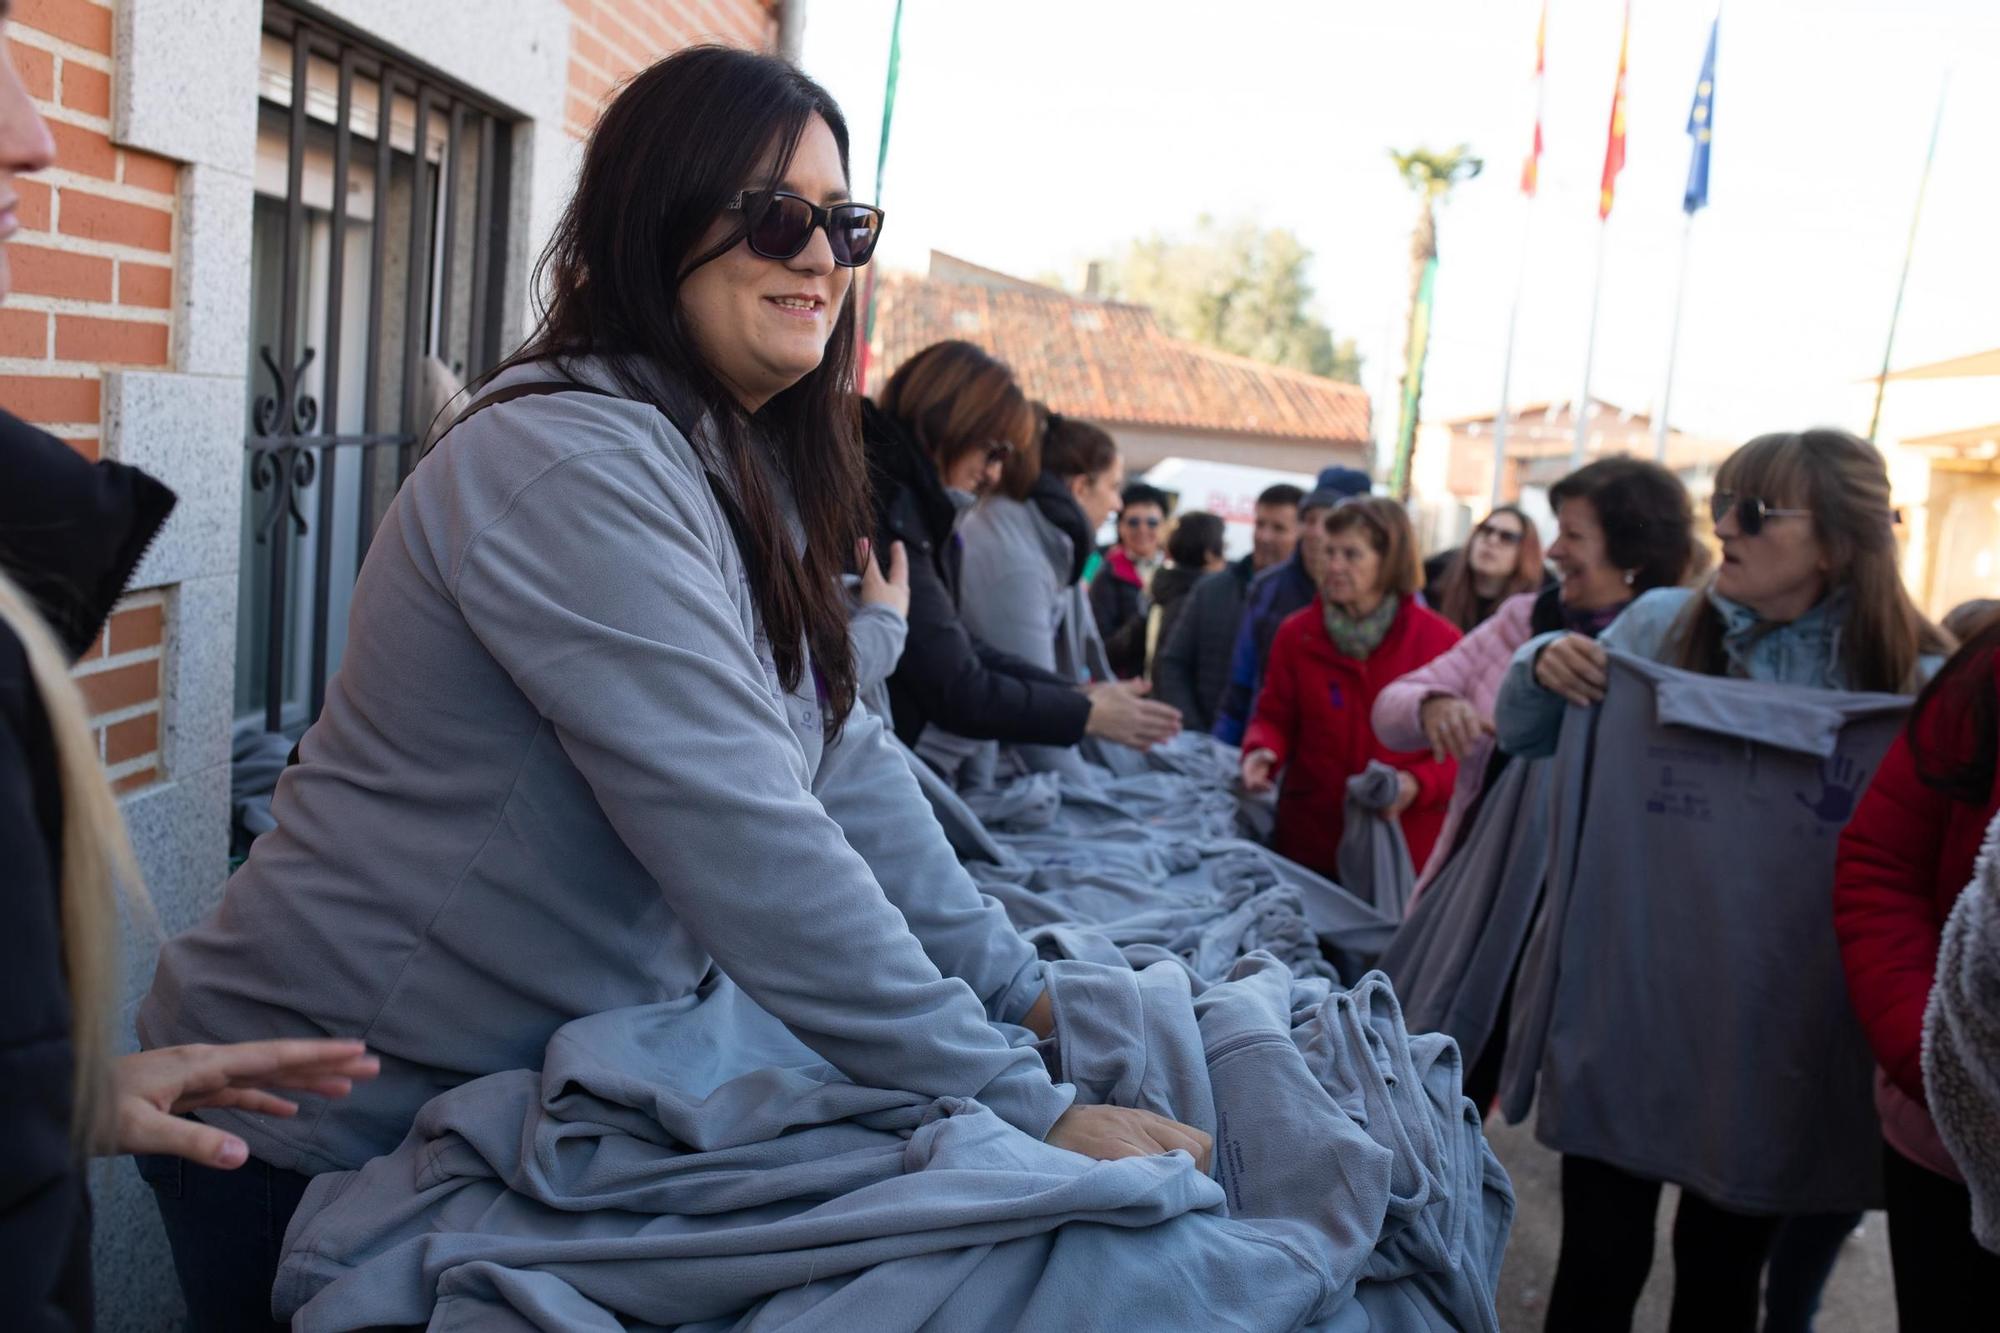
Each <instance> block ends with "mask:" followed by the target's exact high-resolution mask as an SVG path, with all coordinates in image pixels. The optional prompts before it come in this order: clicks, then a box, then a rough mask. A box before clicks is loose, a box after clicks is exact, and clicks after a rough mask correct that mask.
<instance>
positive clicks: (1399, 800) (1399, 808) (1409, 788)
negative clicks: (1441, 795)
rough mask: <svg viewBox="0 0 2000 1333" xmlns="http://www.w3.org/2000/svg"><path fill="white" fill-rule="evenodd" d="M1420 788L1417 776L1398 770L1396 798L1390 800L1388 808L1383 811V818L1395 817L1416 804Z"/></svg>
mask: <svg viewBox="0 0 2000 1333" xmlns="http://www.w3.org/2000/svg"><path fill="white" fill-rule="evenodd" d="M1419 790H1420V788H1419V787H1418V786H1417V780H1416V779H1415V778H1413V777H1411V776H1410V775H1409V774H1408V773H1404V772H1401V771H1398V772H1397V774H1396V799H1395V800H1394V801H1392V802H1390V804H1389V808H1388V809H1387V810H1384V811H1383V812H1382V818H1384V819H1394V818H1396V817H1397V816H1399V815H1401V814H1402V813H1403V812H1404V811H1405V810H1407V809H1409V808H1410V807H1411V806H1413V805H1415V804H1416V803H1417V794H1418V792H1419Z"/></svg>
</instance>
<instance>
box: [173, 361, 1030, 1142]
mask: <svg viewBox="0 0 2000 1333" xmlns="http://www.w3.org/2000/svg"><path fill="white" fill-rule="evenodd" d="M573 369H574V370H575V372H576V373H577V374H578V375H580V376H581V377H583V378H585V379H589V380H591V381H592V382H595V383H600V384H604V385H606V386H609V384H610V378H609V376H608V375H607V374H606V373H605V372H604V370H603V368H602V367H596V366H590V365H581V366H577V367H574V368H573ZM551 373H552V372H551V371H550V370H549V369H548V368H545V367H524V368H521V369H519V370H518V371H513V372H509V373H508V374H507V375H504V376H502V377H500V378H499V379H498V380H496V381H495V385H496V387H504V386H506V385H508V384H511V383H514V382H515V381H516V380H519V379H530V380H532V379H548V378H550V377H551ZM769 480H770V483H771V484H772V486H773V487H774V489H775V490H776V492H777V494H778V496H779V499H780V502H781V503H789V499H788V497H789V491H788V490H787V489H786V487H785V483H784V478H783V476H782V469H781V468H780V467H779V466H778V465H777V464H776V463H775V462H773V463H771V464H770V468H769ZM821 708H822V704H821V703H820V701H819V699H818V698H817V694H816V691H815V688H814V683H813V673H812V672H811V671H807V672H806V673H805V676H804V679H803V680H802V681H801V682H800V685H799V687H798V688H797V689H795V690H792V691H790V692H787V691H786V690H784V689H783V688H781V687H780V685H779V682H778V677H777V671H776V668H775V666H774V665H773V662H772V656H771V652H770V646H769V643H768V641H767V640H766V637H765V635H764V631H763V629H762V627H761V625H760V624H759V622H758V618H757V615H756V610H755V604H754V602H753V599H752V597H751V594H750V588H749V583H748V579H747V576H746V575H745V573H744V567H743V562H742V560H741V558H740V556H739V553H738V551H737V547H736V543H735V541H734V540H733V538H732V536H731V531H730V525H729V522H728V519H727V518H726V516H725V514H724V512H723V509H722V506H721V505H720V503H719V502H718V500H717V498H716V494H715V492H714V490H713V489H712V487H711V483H710V481H709V478H708V471H707V468H706V467H705V465H704V462H703V460H702V458H701V456H700V455H699V454H698V452H697V451H696V450H695V448H694V447H693V446H692V445H691V444H690V443H689V442H688V440H687V439H685V438H684V437H683V436H682V435H681V434H680V432H679V431H678V430H676V429H675V428H674V426H673V425H671V424H670V423H669V422H668V421H667V420H666V419H665V418H664V417H663V416H662V415H661V414H660V413H658V412H657V411H655V410H654V409H652V408H651V407H649V406H646V405H644V404H642V403H637V402H632V401H628V400H625V399H623V398H618V397H607V396H603V395H599V394H588V393H562V394H554V395H547V396H540V397H527V398H521V399H517V400H515V401H513V402H509V403H506V404H504V405H501V406H496V407H493V408H491V409H489V410H486V411H483V412H481V413H480V414H478V415H477V416H474V417H472V418H470V419H468V420H467V421H466V422H465V424H464V425H462V426H460V427H459V428H458V429H456V430H454V431H452V432H451V433H450V434H449V435H448V436H447V437H446V438H445V439H444V441H443V442H442V443H441V444H440V445H439V446H438V447H437V448H436V449H435V450H434V451H433V452H432V453H431V454H430V455H429V456H428V457H426V458H425V459H424V460H423V462H422V463H421V464H419V465H418V467H417V469H416V471H415V472H414V473H412V474H411V476H410V478H409V480H408V481H407V482H405V483H404V485H403V487H402V489H401V491H400V492H399V493H398V494H397V496H396V499H395V502H394V503H393V504H392V505H391V506H390V508H389V511H388V513H387V514H386V515H385V517H384V519H383V522H382V526H381V528H380V530H379V531H378V532H377V533H376V536H375V540H374V542H373V544H372V545H371V546H370V548H369V551H368V556H367V560H366V561H365V563H364V564H363V567H362V570H361V577H360V580H359V582H358V584H357V585H356V588H355V594H354V605H353V612H352V617H351V622H350V627H349V634H348V641H347V651H346V656H345V658H344V660H343V662H342V664H341V667H340V670H339V672H338V673H337V674H336V675H335V677H334V679H333V680H332V681H331V682H330V683H329V686H328V690H327V700H326V707H325V711H324V712H323V713H322V715H321V717H320V718H319V720H318V721H317V722H316V723H315V724H314V725H313V726H312V728H311V729H310V730H309V731H308V732H307V733H306V735H305V737H304V738H303V740H302V741H301V742H300V747H299V748H300V762H299V763H298V764H296V765H295V766H293V767H292V768H290V769H288V770H287V771H286V772H285V774H284V776H283V777H282V778H281V779H280V780H279V783H278V788H277V792H276V795H275V797H274V800H273V803H272V810H273V813H274V815H275V816H276V819H277V828H276V829H274V830H272V831H271V832H269V833H267V834H265V835H264V836H263V837H262V838H260V839H258V841H257V843H256V845H255V847H254V849H253V850H252V852H251V855H250V859H249V861H248V863H247V864H246V865H245V866H244V867H243V868H242V870H240V871H239V872H238V873H237V874H236V876H235V877H234V878H233V879H232V880H231V881H230V883H229V885H228V887H227V888H226V889H225V891H224V893H223V898H222V902H221V904H220V906H219V907H218V908H217V909H216V910H215V911H214V912H213V913H212V914H211V915H210V916H209V917H208V918H207V919H206V920H204V921H203V922H202V923H201V924H200V925H198V926H197V927H195V928H194V929H193V930H192V931H190V932H188V933H187V934H184V935H181V936H179V937H178V938H176V939H174V940H171V941H170V942H169V943H168V944H167V946H166V949H165V951H164V952H163V953H162V955H161V960H160V966H159V972H158V974H157V977H156V979H155V981H154V983H153V989H152V993H151V994H150V995H149V996H148V997H147V998H146V1000H145V1002H144V1004H143V1005H142V1007H141V1009H140V1013H139V1031H140V1036H141V1038H142V1040H143V1041H144V1043H145V1044H146V1045H148V1046H161V1045H169V1044H173V1043H177V1042H190V1041H238V1040H243V1039H247V1038H260V1037H279V1036H320V1035H334V1036H354V1037H363V1038H366V1040H367V1041H368V1044H369V1045H370V1047H371V1048H373V1049H374V1050H375V1051H376V1052H378V1053H379V1054H380V1055H381V1057H382V1074H381V1077H380V1078H378V1079H375V1080H373V1081H371V1082H368V1083H363V1084H360V1085H358V1086H357V1087H356V1088H355V1090H354V1094H353V1096H351V1097H349V1098H347V1099H345V1100H343V1101H339V1102H335V1103H325V1102H318V1101H312V1102H309V1103H308V1104H307V1106H306V1108H305V1109H304V1111H303V1113H302V1114H301V1115H300V1116H299V1117H298V1118H297V1119H293V1120H277V1119H272V1118H270V1117H268V1116H252V1115H246V1114H243V1113H240V1112H234V1111H205V1112H203V1113H202V1115H203V1118H205V1119H208V1120H211V1121H213V1122H214V1123H216V1124H220V1125H224V1126H226V1127H227V1128H229V1129H230V1130H232V1131H233V1132H235V1133H237V1134H240V1135H242V1136H243V1137H244V1138H245V1139H246V1140H247V1141H248V1142H249V1145H250V1150H251V1152H252V1153H253V1154H255V1155H256V1156H257V1157H258V1158H260V1159H262V1160H264V1161H266V1162H270V1163H272V1164H273V1165H277V1166H281V1167H287V1168H292V1169H297V1170H301V1171H305V1172H308V1173H312V1172H318V1171H326V1170H334V1169H339V1168H345V1167H353V1166H358V1165H360V1164H361V1163H362V1162H364V1161H366V1160H367V1159H369V1158H370V1157H373V1156H375V1155H377V1154H379V1153H384V1152H388V1151H389V1150H390V1149H392V1148H394V1147H395V1145H396V1144H397V1143H398V1142H400V1141H401V1140H402V1138H403V1136H404V1135H405V1133H407V1132H408V1130H409V1128H410V1124H411V1121H412V1119H413V1118H414V1117H415V1115H416V1113H417V1111H418V1109H419V1108H420V1107H422V1106H423V1105H424V1104H425V1103H426V1102H428V1101H429V1100H430V1099H431V1098H433V1097H434V1096H436V1095H437V1094H438V1093H439V1092H441V1091H443V1090H445V1089H447V1088H451V1087H454V1086H456V1085H458V1084H461V1083H465V1082H468V1081H470V1080H473V1079H477V1078H479V1077H481V1076H482V1075H486V1074H492V1073H496V1072H500V1071H505V1070H514V1069H524V1068H531V1067H533V1066H534V1065H536V1064H537V1063H539V1061H540V1060H541V1055H542V1049H543V1047H544V1046H545V1045H546V1044H547V1042H548V1040H549V1038H550V1036H551V1035H552V1034H553V1033H555V1032H556V1030H557V1029H559V1028H561V1027H562V1026H563V1025H564V1024H566V1023H568V1022H570V1021H571V1020H573V1019H577V1018H581V1017H583V1016H585V1015H588V1014H592V1013H596V1012H599V1011H601V1010H607V1009H621V1008H626V1007H629V1006H632V1005H638V1004H648V1003H653V1002H656V1001H662V1000H672V999H674V998H675V997H677V996H684V995H687V994H689V993H691V992H692V991H693V990H694V989H695V987H696V985H697V984H698V983H700V981H701V980H702V978H703V977H704V976H705V975H707V974H708V973H709V971H710V969H711V967H715V966H719V967H720V968H721V969H722V970H723V971H724V972H726V973H727V974H728V975H729V976H730V977H731V978H732V979H734V981H735V982H736V983H737V984H738V985H740V986H741V987H742V988H743V989H744V990H745V991H746V992H747V993H749V994H750V995H753V996H755V997H756V998H757V1001H758V1002H759V1004H760V1005H761V1006H762V1007H763V1008H764V1009H765V1010H768V1011H769V1012H770V1013H771V1014H773V1015H775V1016H776V1017H777V1018H779V1019H780V1020H782V1021H783V1022H785V1023H786V1024H788V1025H789V1026H790V1028H791V1029H792V1031H793V1032H795V1033H797V1034H798V1035H799V1037H800V1038H801V1039H802V1040H804V1041H805V1042H806V1043H807V1044H808V1045H809V1046H811V1047H812V1048H813V1049H814V1050H816V1051H818V1052H819V1053H820V1054H821V1055H822V1056H823V1057H824V1058H825V1059H827V1060H828V1061H830V1062H831V1063H833V1064H834V1065H836V1066H838V1067H839V1068H841V1069H842V1070H844V1071H846V1072H847V1073H849V1074H850V1075H852V1076H853V1077H855V1078H856V1079H857V1080H859V1081H862V1082H866V1083H870V1084H873V1085H876V1086H884V1087H895V1088H902V1089H907V1090H909V1091H911V1092H918V1093H927V1094H930V1095H931V1096H933V1097H943V1096H955V1097H968V1098H969V1097H975V1096H976V1097H978V1098H980V1099H981V1101H982V1103H983V1104H984V1105H986V1106H988V1107H989V1108H990V1109H992V1110H993V1112H994V1113H995V1114H997V1115H1000V1116H1001V1117H1002V1118H1004V1119H1007V1120H1008V1121H1009V1122H1010V1123H1013V1124H1015V1125H1018V1126H1019V1127H1021V1128H1023V1129H1025V1130H1027V1131H1028V1132H1029V1133H1031V1134H1035V1135H1040V1134H1042V1133H1045V1132H1046V1131H1047V1130H1048V1128H1049V1126H1050V1125H1051V1124H1053V1123H1054V1121H1055V1120H1056V1118H1057V1117H1058V1116H1060V1115H1061V1113H1062V1112H1063V1110H1064V1109H1066V1107H1067V1106H1068V1104H1069V1095H1068V1093H1067V1092H1065V1091H1064V1090H1062V1089H1058V1088H1057V1087H1056V1086H1055V1085H1053V1084H1052V1083H1051V1082H1050V1081H1049V1078H1048V1075H1047V1073H1046V1071H1045V1070H1044V1069H1043V1068H1042V1066H1041V1063H1040V1062H1039V1061H1038V1060H1037V1059H1036V1058H1035V1057H1034V1055H1033V1053H1032V1052H1024V1051H1020V1050H1016V1049H1013V1048H1011V1047H1010V1046H1009V1045H1008V1044H1007V1042H1006V1041H1005V1040H1004V1039H1002V1038H1001V1037H1000V1036H999V1035H998V1034H996V1033H995V1031H994V1030H993V1028H992V1027H991V1026H990V1024H989V1021H988V1020H989V1018H999V1019H1016V1018H1019V1017H1020V1016H1021V1015H1022V1014H1023V1013H1025V1012H1026V1009H1027V1007H1028V1006H1029V1005H1030V1004H1031V1003H1033V1001H1034V999H1035V997H1036V995H1037V994H1038V993H1039V992H1040V989H1041V984H1042V983H1041V976H1040V963H1039V962H1038V960H1037V959H1036V957H1035V953H1034V950H1033V948H1032V947H1031V946H1030V945H1028V944H1027V943H1026V942H1025V941H1023V940H1022V939H1020V938H1019V936H1018V935H1017V934H1016V933H1015V932H1014V931H1013V929H1012V928H1011V927H1010V926H1009V925H1008V922H1007V920H1006V917H1005V915H1004V913H1002V911H1001V910H1000V909H999V907H998V906H996V905H995V904H993V903H992V902H990V901H988V900H985V899H982V898H981V897H980V895H979V893H978V892H977V890H976V889H975V888H974V887H973V884H972V882H971V880H970V879H969V878H968V877H967V876H966V875H965V873H964V872H963V871H962V870H961V869H960V868H959V866H958V863H957V860H956V858H955V857H954V855H953V854H952V850H951V848H950V846H949V845H948V844H947V843H946V842H945V839H944V837H943V835H942V834H941V833H940V832H939V830H938V827H937V825H936V823H935V822H934V821H931V820H928V819H915V820H913V819H911V818H909V814H910V812H911V811H912V810H913V809H921V808H922V807H921V801H922V797H921V794H920V793H919V791H918V789H917V786H916V782H915V780H914V779H913V778H912V777H911V774H910V771H909V769H908V767H907V765H906V764H905V763H904V761H903V759H902V757H901V755H899V754H898V753H897V752H896V750H895V749H893V748H892V747H891V746H890V745H889V744H888V741H887V740H886V738H885V735H884V731H883V726H882V723H881V722H880V721H878V720H877V719H875V718H873V717H871V716H869V715H868V714H867V713H866V712H865V711H863V710H858V709H857V710H856V712H855V714H854V715H853V716H852V717H850V718H849V719H848V720H847V725H846V727H845V730H844V731H843V732H842V734H841V736H840V739H839V742H838V743H837V744H835V745H832V746H830V747H829V746H826V745H824V744H823V743H822V725H821V723H822V718H821V712H820V710H821Z"/></svg>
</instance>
